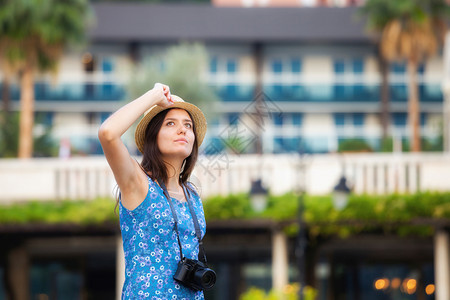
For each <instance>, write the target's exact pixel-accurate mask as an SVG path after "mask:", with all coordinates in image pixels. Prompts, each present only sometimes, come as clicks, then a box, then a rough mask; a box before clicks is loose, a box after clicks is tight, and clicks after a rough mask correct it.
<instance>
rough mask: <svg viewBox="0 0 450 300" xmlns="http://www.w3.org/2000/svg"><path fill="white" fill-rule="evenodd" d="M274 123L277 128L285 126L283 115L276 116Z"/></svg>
mask: <svg viewBox="0 0 450 300" xmlns="http://www.w3.org/2000/svg"><path fill="white" fill-rule="evenodd" d="M273 123H274V124H275V125H276V126H282V125H283V114H276V115H274V117H273Z"/></svg>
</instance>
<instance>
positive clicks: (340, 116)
mask: <svg viewBox="0 0 450 300" xmlns="http://www.w3.org/2000/svg"><path fill="white" fill-rule="evenodd" d="M333 117H334V124H335V125H336V126H344V125H345V114H344V113H335V114H334V115H333Z"/></svg>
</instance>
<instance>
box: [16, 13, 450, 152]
mask: <svg viewBox="0 0 450 300" xmlns="http://www.w3.org/2000/svg"><path fill="white" fill-rule="evenodd" d="M94 10H95V13H96V17H97V25H96V27H94V28H92V30H91V31H90V33H89V44H88V46H87V48H84V49H82V50H76V49H72V50H70V51H68V52H67V53H66V55H65V56H64V57H63V59H62V61H61V65H60V72H59V73H58V75H57V80H56V82H57V83H56V84H55V83H54V82H53V81H52V80H51V78H47V77H41V78H40V79H39V80H38V82H37V83H36V86H35V91H36V100H37V103H36V111H37V114H39V115H41V116H40V117H38V120H40V121H39V122H41V123H43V124H46V125H51V126H53V136H54V137H55V139H56V140H58V141H61V140H70V144H71V146H72V148H73V151H75V152H76V153H86V154H101V148H100V146H99V144H98V141H97V137H96V131H97V128H98V126H99V124H100V123H101V122H102V121H103V120H105V119H106V118H107V116H108V115H109V114H110V113H112V112H113V111H115V110H116V109H117V108H118V107H120V105H122V104H123V103H124V102H125V101H130V100H131V99H130V96H129V95H127V88H128V86H129V82H130V78H131V77H130V74H131V72H132V71H133V70H134V69H133V68H134V67H135V65H136V64H140V63H142V62H144V61H145V60H146V59H148V58H150V57H157V56H158V55H161V53H164V52H165V51H166V50H167V49H168V48H170V47H171V46H174V45H177V44H178V43H179V42H180V41H184V42H201V43H203V44H204V45H205V48H206V50H207V52H208V56H209V58H208V59H209V65H207V66H205V68H204V75H203V77H204V78H205V80H206V81H207V82H208V84H209V85H211V86H212V87H214V88H215V90H216V92H217V94H218V96H219V98H220V99H221V101H220V103H219V105H218V107H216V111H218V112H220V113H219V114H218V117H217V118H216V119H215V120H211V121H210V126H209V132H208V135H207V141H209V142H210V143H209V144H213V145H214V146H215V149H216V150H217V151H220V150H222V149H223V148H224V147H225V146H226V145H224V143H223V141H222V140H223V136H221V133H223V131H224V130H225V129H226V128H230V127H233V126H235V127H236V128H238V129H239V128H241V127H242V126H245V123H246V122H245V118H246V117H247V116H246V114H245V109H246V108H248V107H250V106H251V105H252V103H254V102H255V100H256V99H257V95H258V91H259V93H261V92H262V93H263V95H264V97H265V101H266V102H270V103H272V104H274V105H275V107H276V110H277V114H272V115H271V116H270V118H268V120H267V122H265V124H264V128H262V130H261V132H260V134H261V140H262V151H263V152H264V153H291V152H309V153H328V152H335V151H337V149H338V146H339V144H340V143H341V142H342V141H343V140H346V139H362V140H365V142H366V143H367V144H368V145H369V146H370V148H371V149H373V150H375V151H376V150H379V149H380V148H381V135H382V130H381V118H380V111H381V104H380V82H381V76H380V73H379V68H378V65H377V57H376V53H377V46H376V43H375V42H374V38H373V37H372V36H370V35H369V34H368V33H367V30H366V29H365V25H364V20H363V19H362V18H361V17H357V8H355V7H339V8H337V7H336V8H332V7H311V8H301V7H295V8H286V7H271V8H259V7H250V8H242V7H217V6H211V5H186V4H180V5H170V6H167V5H148V4H96V5H94ZM120 18H127V19H130V20H132V21H130V22H129V24H128V23H127V24H122V23H121V22H116V21H115V20H118V19H120ZM166 18H167V19H170V20H171V23H170V24H169V25H167V26H162V25H161V24H164V22H165V20H166ZM442 75H443V59H442V57H441V56H439V55H437V56H436V57H433V58H431V59H429V60H427V61H426V62H425V63H424V64H423V65H421V67H420V70H419V73H418V81H419V90H420V101H421V123H420V124H421V132H422V136H423V137H424V138H425V139H426V140H428V141H429V142H430V143H433V142H434V141H436V140H438V139H439V137H440V136H441V134H442V107H443V95H442V91H441V84H442ZM389 82H390V88H389V90H390V93H389V94H390V116H391V118H390V128H389V131H390V135H391V136H392V138H393V139H394V140H395V141H400V142H402V141H403V142H405V141H406V142H407V140H408V136H409V132H408V125H407V124H408V122H407V119H408V116H407V75H406V67H405V64H404V63H403V62H397V63H393V64H392V65H391V67H390V73H389ZM149 88H150V85H149ZM174 93H176V91H174ZM11 98H12V99H13V100H18V98H19V91H18V89H17V86H13V88H12V94H11ZM13 104H14V105H13V108H14V109H18V101H13ZM241 129H242V128H241ZM244 129H248V128H244ZM241 131H242V130H241ZM250 132H251V130H250ZM68 133H70V134H68ZM248 134H249V133H247V135H248ZM247 137H248V136H247ZM129 141H130V142H129V147H130V149H134V148H133V142H132V137H129ZM205 144H206V145H208V143H205ZM394 144H395V143H394ZM249 151H255V150H254V149H253V150H252V149H250V150H249Z"/></svg>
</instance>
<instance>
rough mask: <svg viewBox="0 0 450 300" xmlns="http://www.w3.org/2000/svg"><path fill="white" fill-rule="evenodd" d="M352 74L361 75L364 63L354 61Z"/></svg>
mask: <svg viewBox="0 0 450 300" xmlns="http://www.w3.org/2000/svg"><path fill="white" fill-rule="evenodd" d="M352 64H353V73H355V74H361V73H363V72H364V62H363V60H362V59H360V58H358V59H354V60H353V62H352Z"/></svg>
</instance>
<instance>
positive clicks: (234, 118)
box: [228, 113, 239, 125]
mask: <svg viewBox="0 0 450 300" xmlns="http://www.w3.org/2000/svg"><path fill="white" fill-rule="evenodd" d="M238 122H239V114H238V113H229V114H228V123H229V124H230V125H237V124H238Z"/></svg>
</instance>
